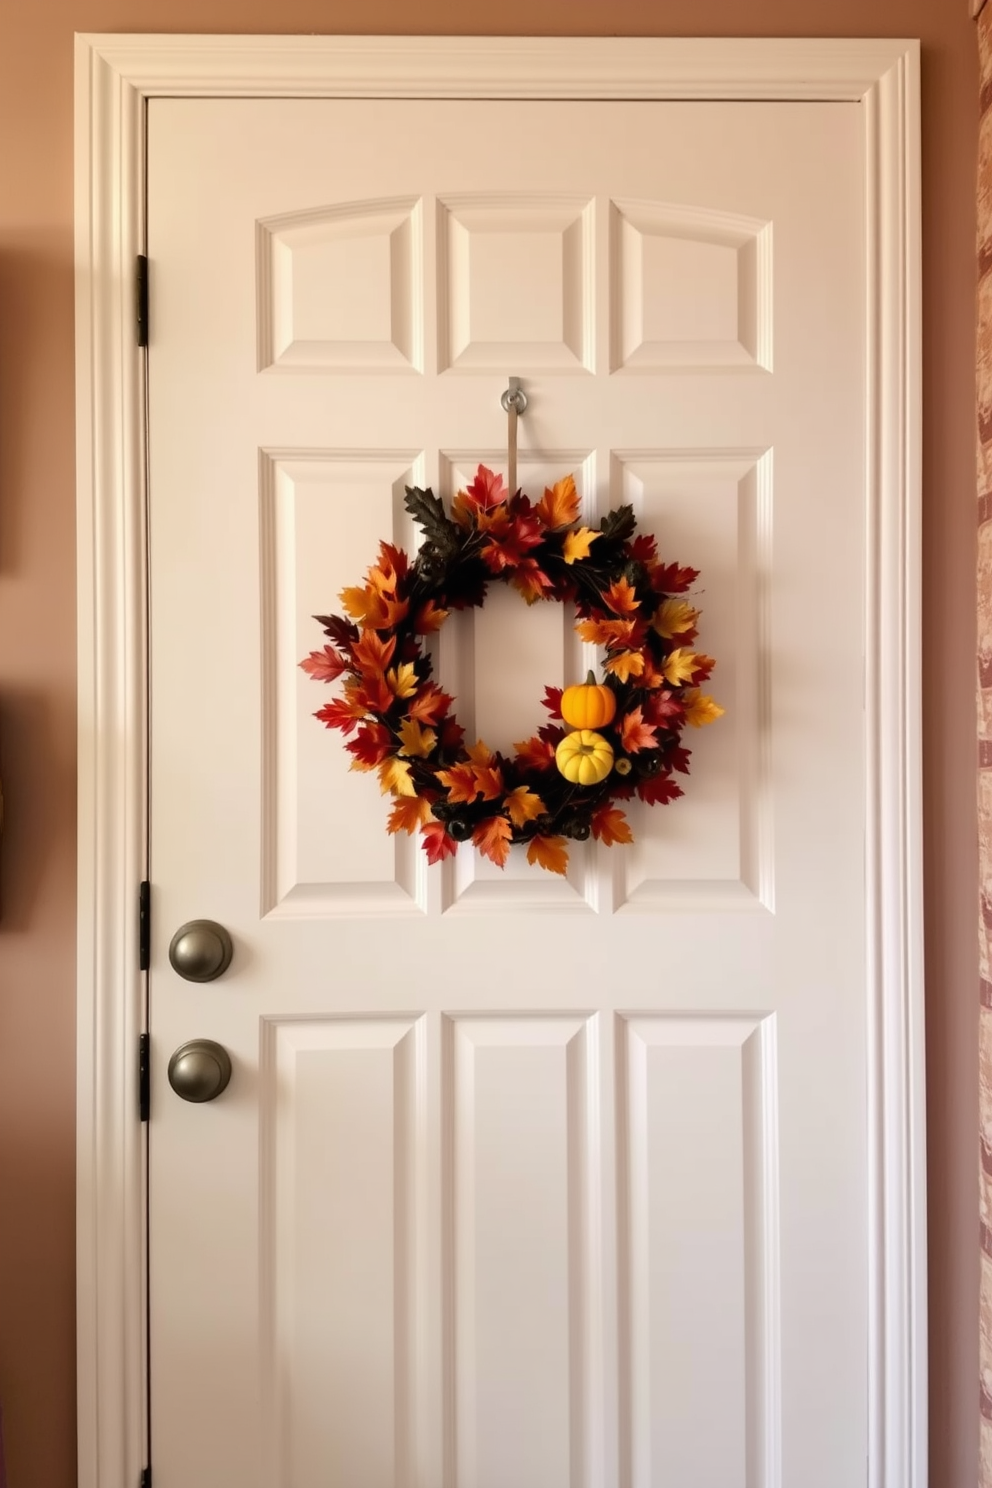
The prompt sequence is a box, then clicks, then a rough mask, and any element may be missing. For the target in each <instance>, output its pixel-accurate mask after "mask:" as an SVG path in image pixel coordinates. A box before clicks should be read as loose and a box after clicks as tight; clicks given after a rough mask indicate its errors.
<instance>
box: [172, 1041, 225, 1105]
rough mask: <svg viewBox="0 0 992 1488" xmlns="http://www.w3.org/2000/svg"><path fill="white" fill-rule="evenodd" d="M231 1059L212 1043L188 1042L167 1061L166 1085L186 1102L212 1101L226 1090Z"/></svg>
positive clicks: (218, 1045) (219, 1045) (221, 1047)
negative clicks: (167, 1074) (167, 1079)
mask: <svg viewBox="0 0 992 1488" xmlns="http://www.w3.org/2000/svg"><path fill="white" fill-rule="evenodd" d="M230 1079H231V1059H230V1055H229V1054H228V1052H227V1050H226V1049H225V1048H224V1047H223V1045H222V1044H215V1043H214V1041H213V1039H190V1041H189V1043H186V1044H180V1046H179V1048H178V1049H177V1050H176V1052H175V1053H174V1054H173V1056H172V1058H171V1059H170V1060H169V1084H170V1085H171V1086H172V1088H173V1090H174V1091H175V1092H176V1094H177V1095H178V1096H180V1097H181V1098H182V1099H183V1100H185V1101H196V1102H197V1103H199V1102H201V1101H212V1100H216V1099H217V1097H218V1096H219V1095H220V1094H221V1093H222V1092H223V1091H225V1090H226V1089H227V1087H228V1083H229V1081H230Z"/></svg>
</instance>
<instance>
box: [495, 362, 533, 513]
mask: <svg viewBox="0 0 992 1488" xmlns="http://www.w3.org/2000/svg"><path fill="white" fill-rule="evenodd" d="M499 401H500V403H501V405H502V407H503V409H504V411H505V413H506V418H507V431H506V476H507V485H508V486H509V488H510V495H511V496H512V495H513V493H514V491H515V490H516V489H517V417H518V415H519V414H521V413H523V411H524V409H525V408H526V407H527V394H526V393H525V392H524V390H523V386H522V384H521V381H520V378H519V377H511V378H510V386H509V387H508V388H507V389H506V391H505V392H504V393H503V396H502V397H501V398H500V400H499Z"/></svg>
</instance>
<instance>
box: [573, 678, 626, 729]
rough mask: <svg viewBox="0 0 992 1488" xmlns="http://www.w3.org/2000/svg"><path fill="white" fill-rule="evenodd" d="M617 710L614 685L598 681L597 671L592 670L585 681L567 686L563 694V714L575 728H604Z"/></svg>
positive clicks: (610, 721)
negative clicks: (607, 685) (610, 685)
mask: <svg viewBox="0 0 992 1488" xmlns="http://www.w3.org/2000/svg"><path fill="white" fill-rule="evenodd" d="M616 711H617V700H616V695H615V694H614V692H613V689H612V687H606V686H604V685H603V684H602V683H599V682H597V681H596V673H595V672H590V673H589V676H588V677H587V678H586V680H585V682H578V683H576V685H575V686H574V687H566V688H565V691H564V692H563V693H562V695H561V716H562V718H564V720H565V722H566V723H570V724H571V725H572V727H573V728H578V729H599V728H603V727H604V726H605V725H606V724H608V723H612V721H613V718H614V715H615V714H616Z"/></svg>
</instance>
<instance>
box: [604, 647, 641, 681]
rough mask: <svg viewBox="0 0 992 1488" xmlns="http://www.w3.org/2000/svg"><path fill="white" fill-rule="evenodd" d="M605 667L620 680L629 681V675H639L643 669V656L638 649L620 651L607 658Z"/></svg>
mask: <svg viewBox="0 0 992 1488" xmlns="http://www.w3.org/2000/svg"><path fill="white" fill-rule="evenodd" d="M605 669H606V671H608V672H612V673H613V675H614V677H619V679H620V681H621V682H629V681H630V679H631V677H639V676H640V675H641V673H642V672H643V671H644V657H643V656H642V655H641V653H640V651H621V652H620V653H619V655H617V656H611V657H610V658H609V660H608V661H607V663H606V668H605Z"/></svg>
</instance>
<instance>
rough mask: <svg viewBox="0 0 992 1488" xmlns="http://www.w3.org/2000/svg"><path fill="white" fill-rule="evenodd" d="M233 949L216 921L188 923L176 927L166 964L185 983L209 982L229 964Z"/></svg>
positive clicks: (221, 974) (222, 973) (224, 931)
mask: <svg viewBox="0 0 992 1488" xmlns="http://www.w3.org/2000/svg"><path fill="white" fill-rule="evenodd" d="M233 955H234V946H233V945H232V943H231V937H230V936H229V935H228V933H227V931H226V930H225V929H224V926H223V925H218V924H217V922H216V920H189V921H188V922H187V923H186V924H185V925H180V927H179V929H178V930H177V931H176V933H175V935H174V936H173V937H172V941H171V943H170V945H169V961H170V963H171V965H172V969H173V971H177V972H178V973H179V975H180V976H181V977H185V979H186V981H187V982H213V981H216V979H217V977H219V976H223V975H224V972H225V971H226V970H227V968H228V967H229V966H230V964H231V957H232V956H233Z"/></svg>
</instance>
